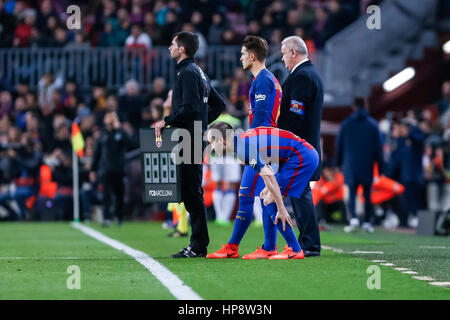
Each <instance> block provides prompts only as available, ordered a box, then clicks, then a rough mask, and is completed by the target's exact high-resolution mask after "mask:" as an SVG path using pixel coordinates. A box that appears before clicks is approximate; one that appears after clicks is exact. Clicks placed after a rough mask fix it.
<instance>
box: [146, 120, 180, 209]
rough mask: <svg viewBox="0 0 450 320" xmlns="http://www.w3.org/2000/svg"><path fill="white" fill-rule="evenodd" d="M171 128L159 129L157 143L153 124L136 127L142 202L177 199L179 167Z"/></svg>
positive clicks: (178, 199)
mask: <svg viewBox="0 0 450 320" xmlns="http://www.w3.org/2000/svg"><path fill="white" fill-rule="evenodd" d="M174 131H175V129H171V128H166V129H163V130H162V134H161V136H162V139H161V141H160V143H159V145H158V144H157V142H156V135H155V129H154V128H150V129H140V132H139V137H140V149H141V165H142V182H143V194H142V200H143V202H144V203H151V202H181V192H180V183H179V182H180V170H179V167H178V165H177V164H176V161H175V153H174V152H173V149H174V147H175V146H176V145H177V144H178V139H176V138H175V140H176V141H172V140H171V137H172V133H173V132H174ZM175 136H176V134H175V135H173V137H175Z"/></svg>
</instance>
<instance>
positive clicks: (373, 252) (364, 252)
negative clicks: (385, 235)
mask: <svg viewBox="0 0 450 320" xmlns="http://www.w3.org/2000/svg"><path fill="white" fill-rule="evenodd" d="M348 253H354V254H384V252H383V251H352V252H348Z"/></svg>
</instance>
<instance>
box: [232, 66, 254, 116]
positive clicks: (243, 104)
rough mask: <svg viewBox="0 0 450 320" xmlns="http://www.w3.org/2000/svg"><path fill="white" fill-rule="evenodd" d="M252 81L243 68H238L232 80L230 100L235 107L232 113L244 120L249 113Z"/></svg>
mask: <svg viewBox="0 0 450 320" xmlns="http://www.w3.org/2000/svg"><path fill="white" fill-rule="evenodd" d="M249 92H250V83H249V79H248V76H247V74H246V72H245V71H244V70H243V69H242V68H236V70H235V74H234V78H233V80H232V82H231V89H230V94H229V97H230V102H231V105H232V106H233V107H234V110H233V111H232V114H233V115H234V116H235V117H237V118H238V119H239V120H241V121H243V120H244V119H245V118H246V117H247V115H248V108H249V106H248V94H249Z"/></svg>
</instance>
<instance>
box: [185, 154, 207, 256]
mask: <svg viewBox="0 0 450 320" xmlns="http://www.w3.org/2000/svg"><path fill="white" fill-rule="evenodd" d="M180 173H181V199H182V200H183V202H184V206H185V207H186V210H187V211H188V212H189V215H190V219H191V228H192V234H191V244H190V245H191V247H192V248H194V249H196V250H198V251H205V250H206V248H207V246H208V244H209V236H208V225H207V222H206V207H205V202H204V200H203V188H202V178H203V165H202V164H184V163H183V164H181V165H180Z"/></svg>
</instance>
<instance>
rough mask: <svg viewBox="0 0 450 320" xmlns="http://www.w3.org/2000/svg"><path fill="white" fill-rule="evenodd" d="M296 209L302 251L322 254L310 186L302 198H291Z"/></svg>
mask: <svg viewBox="0 0 450 320" xmlns="http://www.w3.org/2000/svg"><path fill="white" fill-rule="evenodd" d="M290 200H291V203H292V207H293V209H294V213H295V217H296V221H297V226H298V230H299V231H300V235H299V236H298V242H299V243H300V246H301V248H302V250H305V251H315V252H320V233H319V224H318V222H317V216H316V209H315V207H314V203H313V199H312V192H311V188H310V187H309V185H308V186H307V187H306V188H305V190H304V191H303V193H302V195H301V197H300V198H293V197H291V198H290Z"/></svg>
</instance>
